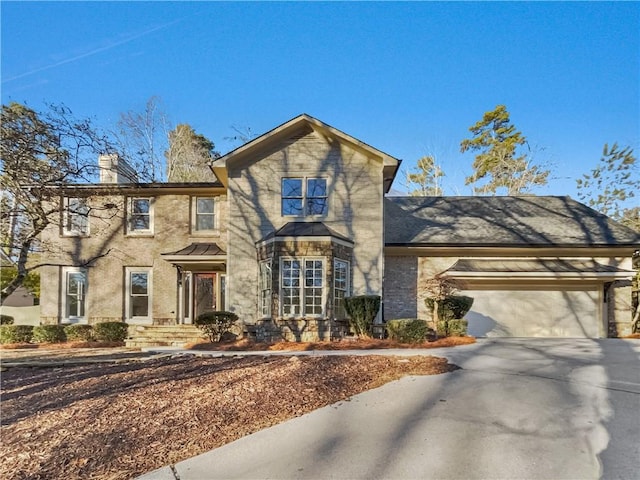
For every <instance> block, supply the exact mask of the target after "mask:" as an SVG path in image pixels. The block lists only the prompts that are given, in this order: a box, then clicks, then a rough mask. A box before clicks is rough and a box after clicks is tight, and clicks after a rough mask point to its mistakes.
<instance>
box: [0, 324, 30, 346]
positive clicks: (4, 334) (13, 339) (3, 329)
mask: <svg viewBox="0 0 640 480" xmlns="http://www.w3.org/2000/svg"><path fill="white" fill-rule="evenodd" d="M32 335H33V326H32V325H0V343H29V342H30V341H31V336H32Z"/></svg>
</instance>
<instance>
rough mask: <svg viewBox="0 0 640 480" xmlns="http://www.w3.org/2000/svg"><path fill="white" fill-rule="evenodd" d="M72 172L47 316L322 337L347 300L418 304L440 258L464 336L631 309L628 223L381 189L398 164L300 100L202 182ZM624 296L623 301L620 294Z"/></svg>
mask: <svg viewBox="0 0 640 480" xmlns="http://www.w3.org/2000/svg"><path fill="white" fill-rule="evenodd" d="M102 161H103V162H106V163H105V167H104V169H103V171H104V174H103V175H102V178H101V183H100V184H96V185H75V186H69V187H67V188H66V189H65V191H64V197H65V198H64V202H66V203H65V205H66V207H67V208H66V210H65V212H64V213H63V215H62V218H61V222H60V225H59V226H57V227H55V228H50V229H48V230H47V231H46V232H45V234H44V235H43V238H42V241H43V242H45V243H46V244H48V245H53V246H55V247H56V248H57V251H58V253H57V254H56V255H52V258H51V259H50V260H51V261H50V263H51V264H54V265H53V266H48V267H44V269H43V271H42V288H41V290H42V292H41V293H42V297H41V305H42V307H41V308H42V309H41V315H42V321H43V322H44V323H58V322H61V323H65V322H88V323H96V322H99V321H107V320H110V321H113V320H117V321H126V322H127V323H130V324H133V325H135V324H140V325H144V324H147V325H181V324H189V323H192V322H193V319H194V318H195V317H196V316H197V315H198V314H199V313H202V312H204V311H208V310H230V311H233V312H235V313H236V314H238V316H239V317H240V320H241V322H242V329H243V330H244V331H245V332H247V333H249V334H252V335H258V336H263V335H266V336H273V335H275V336H278V335H283V336H284V337H285V338H288V339H293V340H307V339H329V338H333V337H334V336H335V335H338V334H339V331H340V330H339V328H338V325H339V321H340V320H342V319H344V318H345V312H344V298H345V297H347V296H350V295H362V294H375V295H381V297H382V299H383V305H384V308H383V309H382V311H381V314H380V318H379V319H378V321H383V320H388V319H391V318H399V317H414V318H428V317H429V312H427V310H426V307H425V306H424V295H425V294H424V292H423V291H422V289H421V285H422V284H423V283H424V280H425V279H426V278H429V277H430V276H433V275H434V274H437V273H441V272H443V271H446V272H447V274H448V275H451V276H453V277H455V278H459V279H460V280H463V281H464V282H465V285H467V286H468V292H471V293H472V296H474V297H475V298H476V303H475V304H474V310H472V312H471V313H470V315H469V320H470V327H469V329H470V332H471V333H472V334H476V335H517V336H528V335H536V336H585V337H600V336H607V333H608V332H609V331H612V332H613V333H615V330H616V329H617V330H618V333H619V331H625V329H626V328H628V324H629V322H630V320H631V314H630V305H629V301H630V295H629V286H628V285H629V279H630V277H631V275H632V271H631V255H632V253H633V251H634V250H635V249H637V248H638V245H639V244H640V236H639V235H637V234H636V233H634V232H633V231H631V230H629V229H627V228H625V227H623V226H621V225H619V224H616V223H615V222H613V221H612V220H611V219H609V218H607V217H605V216H603V215H600V214H598V213H597V212H595V211H593V210H592V209H590V208H588V207H586V206H584V205H582V204H580V203H578V202H575V201H573V200H571V199H569V198H566V197H491V198H482V197H442V198H436V197H423V198H415V197H414V198H405V197H385V194H387V193H388V192H389V189H390V187H391V183H392V182H393V180H394V178H395V175H396V173H397V171H398V167H399V164H400V161H399V160H398V159H396V158H394V157H392V156H390V155H388V154H386V153H384V152H382V151H380V150H378V149H376V148H374V147H372V146H370V145H367V144H366V143H363V142H361V141H359V140H357V139H355V138H353V137H351V136H349V135H347V134H345V133H344V132H341V131H340V130H337V129H335V128H333V127H331V126H329V125H327V124H325V123H323V122H321V121H319V120H317V119H315V118H313V117H310V116H308V115H300V116H298V117H296V118H294V119H292V120H290V121H288V122H286V123H284V124H282V125H280V126H278V127H276V128H275V129H273V130H271V131H269V132H267V133H265V134H264V135H262V136H260V137H258V138H256V139H254V140H252V141H250V142H248V143H247V144H245V145H243V146H241V147H239V148H237V149H235V150H233V151H231V152H230V153H228V154H226V155H224V156H223V157H221V158H219V159H218V160H216V161H215V162H214V163H213V165H212V171H213V172H214V173H215V177H216V179H215V180H211V181H206V182H202V183H180V184H176V183H163V184H137V183H127V181H126V177H127V176H126V173H127V172H126V166H125V165H124V164H123V163H122V162H120V164H119V161H118V159H117V158H114V157H108V158H103V159H102ZM625 302H626V303H625Z"/></svg>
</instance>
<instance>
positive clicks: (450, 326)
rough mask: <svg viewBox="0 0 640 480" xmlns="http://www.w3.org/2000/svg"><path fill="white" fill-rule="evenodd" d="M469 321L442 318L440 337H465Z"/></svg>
mask: <svg viewBox="0 0 640 480" xmlns="http://www.w3.org/2000/svg"><path fill="white" fill-rule="evenodd" d="M467 326H468V322H467V321H466V320H460V319H455V320H440V321H439V322H438V326H437V331H438V336H439V337H465V336H466V335H467Z"/></svg>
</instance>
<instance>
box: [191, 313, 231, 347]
mask: <svg viewBox="0 0 640 480" xmlns="http://www.w3.org/2000/svg"><path fill="white" fill-rule="evenodd" d="M237 321H238V315H236V314H235V313H233V312H224V311H217V312H204V313H201V314H200V315H198V316H197V317H196V320H195V322H194V324H195V326H196V327H198V328H199V329H200V330H202V331H203V332H204V334H205V335H206V336H207V337H209V341H210V342H212V343H213V342H219V341H220V338H222V336H223V335H224V334H225V333H227V332H229V331H230V330H231V328H232V327H233V325H234V324H235V323H236V322H237Z"/></svg>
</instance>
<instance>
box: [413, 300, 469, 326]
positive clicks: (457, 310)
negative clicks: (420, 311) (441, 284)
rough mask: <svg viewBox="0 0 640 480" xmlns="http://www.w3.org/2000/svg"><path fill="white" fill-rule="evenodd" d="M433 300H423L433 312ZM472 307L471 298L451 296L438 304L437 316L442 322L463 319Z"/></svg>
mask: <svg viewBox="0 0 640 480" xmlns="http://www.w3.org/2000/svg"><path fill="white" fill-rule="evenodd" d="M433 302H434V300H433V298H425V300H424V303H425V305H426V306H427V309H429V311H430V312H433ZM472 306H473V298H472V297H467V296H465V295H452V296H450V297H447V298H445V299H444V300H442V301H440V302H438V316H439V317H440V319H442V320H458V319H461V318H464V316H465V315H466V314H467V313H469V310H471V307H472Z"/></svg>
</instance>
